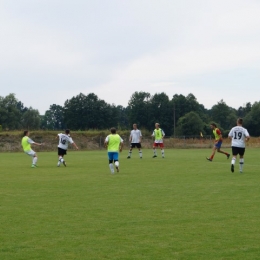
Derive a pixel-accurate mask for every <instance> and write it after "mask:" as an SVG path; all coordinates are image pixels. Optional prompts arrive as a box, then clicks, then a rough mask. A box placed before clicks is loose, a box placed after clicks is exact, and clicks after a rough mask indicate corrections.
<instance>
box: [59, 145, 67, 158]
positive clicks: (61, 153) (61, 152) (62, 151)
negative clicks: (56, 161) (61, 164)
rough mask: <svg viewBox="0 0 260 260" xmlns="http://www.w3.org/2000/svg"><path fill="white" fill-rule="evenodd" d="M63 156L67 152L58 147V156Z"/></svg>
mask: <svg viewBox="0 0 260 260" xmlns="http://www.w3.org/2000/svg"><path fill="white" fill-rule="evenodd" d="M65 154H67V150H64V149H62V148H60V147H58V155H61V156H63V155H65Z"/></svg>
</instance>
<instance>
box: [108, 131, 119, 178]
mask: <svg viewBox="0 0 260 260" xmlns="http://www.w3.org/2000/svg"><path fill="white" fill-rule="evenodd" d="M110 131H111V134H110V135H108V136H107V137H106V139H105V143H104V145H105V147H106V148H107V154H108V162H109V168H110V171H111V173H112V174H113V173H114V172H115V171H114V165H113V162H114V164H115V166H116V171H117V172H119V161H118V160H119V153H118V151H120V152H122V147H123V139H122V138H121V137H120V135H118V134H117V133H116V129H115V128H114V127H112V128H111V130H110Z"/></svg>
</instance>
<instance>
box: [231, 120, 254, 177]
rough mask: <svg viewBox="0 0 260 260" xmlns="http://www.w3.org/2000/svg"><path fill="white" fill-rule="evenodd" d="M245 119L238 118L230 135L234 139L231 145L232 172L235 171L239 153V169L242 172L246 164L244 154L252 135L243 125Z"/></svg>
mask: <svg viewBox="0 0 260 260" xmlns="http://www.w3.org/2000/svg"><path fill="white" fill-rule="evenodd" d="M242 124H243V119H242V118H238V119H237V126H235V127H233V128H232V129H231V130H230V132H229V134H228V137H229V138H230V139H231V140H232V141H231V146H232V154H233V157H232V160H231V172H234V165H235V163H236V159H237V155H238V154H239V157H240V159H239V171H240V173H242V172H243V166H244V154H245V147H246V142H247V141H248V140H249V139H250V135H249V133H248V131H247V129H245V128H244V127H243V126H242Z"/></svg>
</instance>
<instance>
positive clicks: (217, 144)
mask: <svg viewBox="0 0 260 260" xmlns="http://www.w3.org/2000/svg"><path fill="white" fill-rule="evenodd" d="M221 145H222V141H218V142H217V143H215V147H216V148H218V149H220V148H221Z"/></svg>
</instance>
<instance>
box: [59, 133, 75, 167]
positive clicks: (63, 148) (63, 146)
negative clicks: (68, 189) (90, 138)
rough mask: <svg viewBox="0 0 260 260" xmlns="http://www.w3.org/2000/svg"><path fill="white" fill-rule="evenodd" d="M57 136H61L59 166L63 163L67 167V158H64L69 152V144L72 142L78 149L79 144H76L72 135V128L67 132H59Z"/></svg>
mask: <svg viewBox="0 0 260 260" xmlns="http://www.w3.org/2000/svg"><path fill="white" fill-rule="evenodd" d="M57 138H59V144H58V157H59V160H58V164H57V167H60V164H61V163H63V165H64V166H65V167H66V166H67V164H66V162H65V160H64V159H63V156H64V155H65V154H67V150H68V145H69V143H70V144H72V145H73V146H74V147H75V148H76V149H77V150H78V149H79V148H78V146H77V145H76V144H75V142H74V141H73V140H72V138H71V137H70V130H69V129H66V130H65V134H62V133H60V134H58V135H57Z"/></svg>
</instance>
